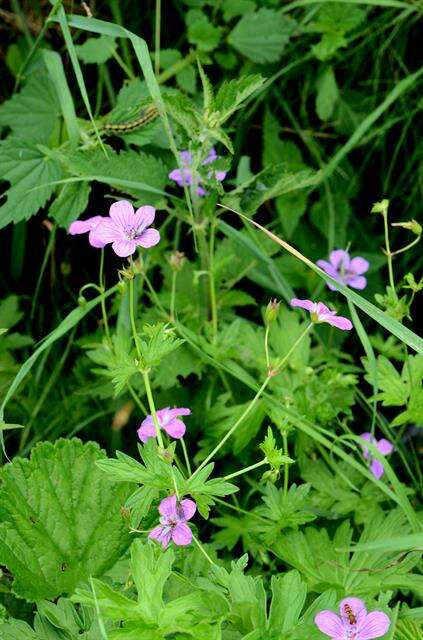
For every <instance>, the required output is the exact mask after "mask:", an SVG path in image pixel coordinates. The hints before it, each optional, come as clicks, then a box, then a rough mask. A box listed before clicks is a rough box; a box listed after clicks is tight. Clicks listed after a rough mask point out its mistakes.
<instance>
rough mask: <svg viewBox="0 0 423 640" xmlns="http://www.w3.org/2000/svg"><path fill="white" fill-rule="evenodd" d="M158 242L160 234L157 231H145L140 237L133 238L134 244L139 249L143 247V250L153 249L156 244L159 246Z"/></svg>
mask: <svg viewBox="0 0 423 640" xmlns="http://www.w3.org/2000/svg"><path fill="white" fill-rule="evenodd" d="M159 242H160V233H159V232H158V231H157V229H146V230H145V231H143V232H142V234H141V235H140V236H138V237H137V238H135V243H136V244H137V245H138V246H140V247H144V249H149V248H150V247H154V246H155V245H156V244H159Z"/></svg>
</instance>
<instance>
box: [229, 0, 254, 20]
mask: <svg viewBox="0 0 423 640" xmlns="http://www.w3.org/2000/svg"><path fill="white" fill-rule="evenodd" d="M255 8H256V3H255V2H254V1H253V0H225V2H224V4H223V5H222V9H223V19H224V20H226V22H229V20H232V18H235V17H236V16H242V15H244V13H251V12H253V11H254V9H255Z"/></svg>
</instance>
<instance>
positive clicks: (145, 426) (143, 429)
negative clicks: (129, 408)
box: [137, 416, 156, 442]
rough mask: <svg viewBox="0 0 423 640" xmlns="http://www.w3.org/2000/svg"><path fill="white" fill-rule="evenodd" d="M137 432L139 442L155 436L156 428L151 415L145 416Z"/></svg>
mask: <svg viewBox="0 0 423 640" xmlns="http://www.w3.org/2000/svg"><path fill="white" fill-rule="evenodd" d="M137 433H138V437H139V439H140V440H141V442H147V440H148V439H149V438H155V437H156V428H155V426H154V423H153V420H152V418H151V416H147V417H146V419H145V420H143V421H142V422H141V425H140V427H139V429H138V431H137Z"/></svg>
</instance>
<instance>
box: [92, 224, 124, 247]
mask: <svg viewBox="0 0 423 640" xmlns="http://www.w3.org/2000/svg"><path fill="white" fill-rule="evenodd" d="M95 236H96V238H97V239H98V240H99V241H100V242H103V244H108V243H109V242H115V240H122V239H123V238H124V234H123V231H122V229H121V228H120V227H119V226H118V225H117V224H116V223H115V222H113V220H112V219H111V218H104V219H103V220H102V221H101V222H99V223H98V225H97V226H96V227H95Z"/></svg>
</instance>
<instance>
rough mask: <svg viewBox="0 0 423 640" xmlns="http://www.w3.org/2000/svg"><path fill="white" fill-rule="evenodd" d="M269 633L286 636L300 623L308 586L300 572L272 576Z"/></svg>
mask: <svg viewBox="0 0 423 640" xmlns="http://www.w3.org/2000/svg"><path fill="white" fill-rule="evenodd" d="M271 590H272V602H271V605H270V610H269V633H270V634H271V635H274V636H275V637H279V634H281V637H283V636H284V634H286V633H288V632H289V631H291V629H293V628H294V627H295V625H296V624H297V623H298V620H299V617H300V614H301V611H302V608H303V606H304V603H305V600H306V596H307V586H306V584H305V583H304V582H303V581H302V580H301V575H300V573H298V571H288V572H287V573H285V574H283V575H278V576H272V581H271Z"/></svg>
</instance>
